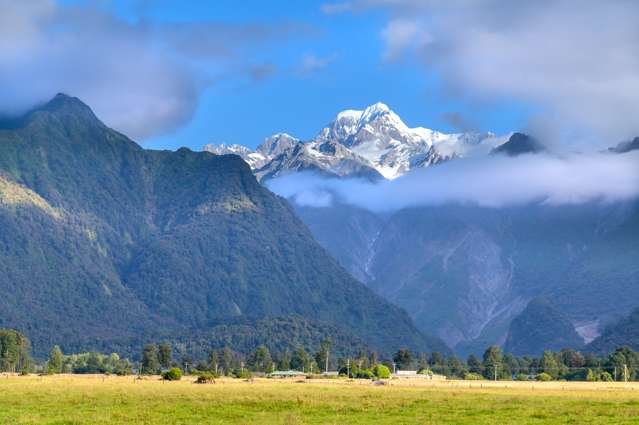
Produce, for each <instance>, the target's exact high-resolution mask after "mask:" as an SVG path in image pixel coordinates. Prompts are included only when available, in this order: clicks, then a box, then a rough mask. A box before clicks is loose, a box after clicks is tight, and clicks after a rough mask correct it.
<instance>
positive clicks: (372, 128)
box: [203, 103, 510, 181]
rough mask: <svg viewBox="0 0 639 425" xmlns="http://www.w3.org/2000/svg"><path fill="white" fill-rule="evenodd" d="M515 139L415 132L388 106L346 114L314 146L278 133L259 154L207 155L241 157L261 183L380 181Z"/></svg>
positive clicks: (213, 148) (243, 150)
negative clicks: (314, 176) (317, 177)
mask: <svg viewBox="0 0 639 425" xmlns="http://www.w3.org/2000/svg"><path fill="white" fill-rule="evenodd" d="M509 137H510V135H506V136H501V137H497V136H495V135H494V134H492V133H486V134H480V133H453V134H446V133H442V132H439V131H434V130H430V129H428V128H424V127H416V128H409V127H408V126H407V125H406V124H404V122H403V121H402V120H401V118H400V117H399V116H398V115H397V114H396V113H395V112H393V111H392V110H391V109H390V108H389V107H388V106H386V105H385V104H383V103H376V104H374V105H371V106H369V107H367V108H366V109H364V110H363V111H358V110H346V111H342V112H340V113H339V114H337V116H336V117H335V120H333V121H332V122H331V123H330V124H328V125H327V126H326V127H324V128H323V129H322V130H321V131H320V132H319V134H318V135H317V136H316V137H315V138H314V139H312V140H308V141H301V140H300V139H297V138H295V137H293V136H290V135H288V134H286V133H278V134H275V135H273V136H271V137H269V138H267V139H266V140H264V142H263V143H262V144H261V145H259V146H258V147H257V149H256V150H255V151H253V150H251V149H249V148H247V147H244V146H240V145H228V146H227V145H224V144H222V145H213V144H208V145H206V146H204V148H203V150H205V151H208V152H211V153H214V154H218V155H219V154H236V155H239V156H241V157H242V158H243V159H244V160H245V161H246V162H247V163H248V164H249V165H250V167H251V169H252V170H253V171H254V173H255V175H256V176H257V178H258V179H259V180H261V181H264V180H268V179H270V178H274V177H277V176H281V175H283V174H286V173H290V172H298V171H315V172H318V173H321V174H323V175H327V176H337V177H364V178H368V179H372V180H375V179H382V178H386V179H395V178H397V177H400V176H402V175H404V174H406V173H407V172H409V171H410V170H412V169H415V168H422V167H428V166H430V165H433V164H437V163H440V162H443V161H447V160H450V159H453V158H459V157H466V156H471V155H477V154H482V153H488V152H490V151H491V150H492V149H494V148H495V147H497V146H499V145H502V144H504V143H505V142H506V141H507V140H508V138H509Z"/></svg>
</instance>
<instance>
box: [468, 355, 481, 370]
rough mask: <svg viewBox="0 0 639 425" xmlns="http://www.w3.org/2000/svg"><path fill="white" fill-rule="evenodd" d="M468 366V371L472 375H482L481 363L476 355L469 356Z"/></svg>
mask: <svg viewBox="0 0 639 425" xmlns="http://www.w3.org/2000/svg"><path fill="white" fill-rule="evenodd" d="M466 364H467V365H468V371H469V372H470V373H482V371H483V367H482V364H481V361H480V360H479V359H478V358H477V356H475V355H474V354H471V355H470V356H468V359H467V360H466Z"/></svg>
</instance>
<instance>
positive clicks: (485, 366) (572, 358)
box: [0, 329, 639, 383]
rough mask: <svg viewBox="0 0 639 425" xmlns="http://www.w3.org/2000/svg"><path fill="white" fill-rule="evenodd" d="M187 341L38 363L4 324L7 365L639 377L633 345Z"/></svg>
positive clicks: (165, 372)
mask: <svg viewBox="0 0 639 425" xmlns="http://www.w3.org/2000/svg"><path fill="white" fill-rule="evenodd" d="M183 348H184V347H183V346H173V345H172V344H171V343H169V342H162V343H159V344H146V345H145V346H144V347H143V348H142V351H141V353H140V357H139V358H140V360H139V361H137V362H132V361H130V360H128V359H121V358H120V356H119V355H118V354H116V353H112V354H109V355H104V354H100V353H96V352H89V353H82V354H70V355H67V354H64V353H63V351H62V350H61V348H60V347H59V346H57V345H55V346H53V347H52V348H51V350H50V352H49V356H48V358H47V360H46V362H44V363H40V364H38V363H37V362H34V361H33V360H32V359H31V356H30V343H29V340H28V339H27V338H26V337H25V336H24V335H21V334H20V333H18V332H15V331H12V330H6V329H4V330H0V372H29V371H40V372H41V373H45V374H57V373H75V374H115V375H129V374H133V373H137V374H140V375H158V374H161V375H162V377H163V378H164V379H165V380H169V381H173V380H179V379H181V377H182V374H183V373H186V374H195V375H198V376H201V377H202V379H201V381H202V382H203V383H204V382H209V381H212V380H213V379H214V378H215V377H219V376H229V377H236V378H248V377H250V376H252V375H253V374H260V375H268V374H270V373H272V372H274V371H276V370H279V371H289V370H294V371H299V372H303V373H304V374H307V375H312V374H319V373H322V372H324V371H337V372H338V373H339V375H342V376H347V377H350V378H356V379H387V378H389V377H391V372H392V371H395V370H409V371H410V370H413V371H415V372H417V373H419V374H423V375H443V376H445V377H447V378H450V379H466V380H519V381H522V380H536V381H551V380H566V381H639V353H638V352H635V351H633V350H631V349H629V348H618V349H616V350H615V351H613V352H612V353H610V354H607V355H602V356H597V355H595V354H593V353H587V354H582V353H581V352H579V351H576V350H573V349H562V350H560V351H544V352H543V353H542V354H541V355H540V356H538V357H534V356H523V357H517V356H514V355H512V354H509V353H506V354H504V353H503V352H502V350H501V348H499V347H496V346H492V347H489V348H488V349H486V351H485V352H484V354H483V356H482V357H481V358H479V357H477V356H475V355H470V356H468V358H467V359H460V358H458V357H456V356H445V355H442V354H441V353H439V352H436V351H434V352H431V353H416V354H414V353H412V352H411V351H410V350H408V349H406V348H402V349H399V350H397V351H396V352H395V354H394V355H392V356H389V357H385V356H382V357H380V356H379V355H378V353H377V352H376V351H366V350H362V351H360V352H359V353H358V354H357V355H353V356H351V355H342V354H339V353H334V352H333V344H332V341H331V340H328V339H326V340H323V341H322V342H321V343H320V345H319V348H318V349H317V351H315V352H307V351H306V350H305V349H304V348H303V347H298V348H297V349H294V350H292V351H290V350H288V349H284V350H283V351H271V350H269V348H268V347H266V346H264V345H261V346H259V347H257V348H255V349H253V350H251V351H247V352H239V351H235V350H233V349H232V348H231V347H228V346H227V347H224V348H223V349H219V350H211V351H210V352H208V353H207V355H206V356H204V357H201V356H200V357H193V356H192V355H191V354H190V353H188V352H186V351H181V350H182V349H183Z"/></svg>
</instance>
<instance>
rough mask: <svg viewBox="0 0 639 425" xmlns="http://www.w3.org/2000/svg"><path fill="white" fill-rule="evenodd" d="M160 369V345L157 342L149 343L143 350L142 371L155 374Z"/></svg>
mask: <svg viewBox="0 0 639 425" xmlns="http://www.w3.org/2000/svg"><path fill="white" fill-rule="evenodd" d="M159 369H160V362H159V361H158V347H157V346H156V345H155V344H147V345H145V346H144V349H143V350H142V373H143V374H145V375H155V374H156V373H158V370H159Z"/></svg>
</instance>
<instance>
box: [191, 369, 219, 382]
mask: <svg viewBox="0 0 639 425" xmlns="http://www.w3.org/2000/svg"><path fill="white" fill-rule="evenodd" d="M215 378H216V376H215V374H213V373H208V372H201V373H200V374H198V377H197V380H196V381H195V383H196V384H214V383H215Z"/></svg>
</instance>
